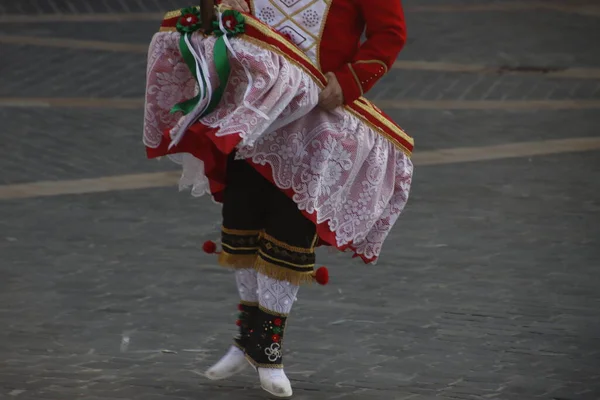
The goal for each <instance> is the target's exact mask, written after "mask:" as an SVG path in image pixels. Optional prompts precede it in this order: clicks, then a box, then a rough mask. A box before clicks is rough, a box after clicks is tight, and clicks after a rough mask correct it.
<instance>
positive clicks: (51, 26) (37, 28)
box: [0, 19, 160, 45]
mask: <svg viewBox="0 0 600 400" xmlns="http://www.w3.org/2000/svg"><path fill="white" fill-rule="evenodd" d="M159 26H160V19H157V20H156V21H128V22H90V21H86V22H58V23H57V22H43V23H35V24H34V25H33V26H32V24H30V23H2V24H0V33H2V34H5V35H19V36H35V37H53V38H67V39H80V40H98V41H105V42H114V43H123V42H125V43H140V44H144V45H149V44H150V40H151V39H152V35H153V34H154V33H155V32H157V31H158V27H159Z"/></svg>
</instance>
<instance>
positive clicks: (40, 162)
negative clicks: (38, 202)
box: [0, 108, 175, 184]
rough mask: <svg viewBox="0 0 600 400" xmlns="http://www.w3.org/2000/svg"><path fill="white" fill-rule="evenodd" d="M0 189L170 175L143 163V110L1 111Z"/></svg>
mask: <svg viewBox="0 0 600 400" xmlns="http://www.w3.org/2000/svg"><path fill="white" fill-rule="evenodd" d="M0 118H1V119H2V121H4V125H3V128H2V129H0V135H2V136H3V137H4V138H5V140H4V143H3V144H2V146H0V168H1V170H2V173H1V174H0V184H8V183H20V182H31V181H41V180H56V179H79V178H94V177H99V176H105V175H121V174H129V173H138V172H155V171H164V170H168V169H172V168H173V167H174V165H175V164H173V163H172V162H170V161H168V160H164V161H156V160H152V161H151V160H147V159H146V155H145V151H144V147H143V145H142V121H143V110H141V109H140V110H133V111H132V110H81V109H75V110H70V109H44V108H31V109H25V108H20V109H10V108H0Z"/></svg>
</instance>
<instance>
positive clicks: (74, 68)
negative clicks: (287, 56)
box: [0, 44, 146, 97]
mask: <svg viewBox="0 0 600 400" xmlns="http://www.w3.org/2000/svg"><path fill="white" fill-rule="evenodd" d="M0 51H1V53H0V55H1V56H2V58H3V59H5V60H8V61H7V62H6V63H4V65H3V66H2V70H3V71H7V72H6V73H3V74H1V75H0V96H3V97H48V96H53V97H143V95H144V90H145V79H146V78H145V77H146V56H145V55H144V54H135V53H112V52H106V51H98V50H87V51H86V50H81V49H58V48H52V47H40V46H23V45H7V44H3V45H2V50H0ZM9 54H10V56H9ZM4 56H6V57H4ZM40 66H42V67H40Z"/></svg>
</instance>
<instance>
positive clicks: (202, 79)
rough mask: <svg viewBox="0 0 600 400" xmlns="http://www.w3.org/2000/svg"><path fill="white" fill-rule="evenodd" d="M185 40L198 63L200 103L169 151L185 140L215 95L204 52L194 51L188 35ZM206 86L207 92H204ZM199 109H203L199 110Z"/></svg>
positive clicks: (177, 133) (180, 130)
mask: <svg viewBox="0 0 600 400" xmlns="http://www.w3.org/2000/svg"><path fill="white" fill-rule="evenodd" d="M184 40H185V44H186V46H187V47H188V49H189V51H190V53H192V56H193V57H194V60H195V61H196V62H195V64H196V76H197V77H198V78H199V79H198V86H199V87H200V93H199V94H200V101H199V102H198V105H197V106H196V108H195V109H194V110H192V112H190V114H188V115H194V117H192V118H188V119H187V121H185V122H184V123H183V124H181V126H179V128H178V129H177V132H176V133H175V134H174V135H172V136H173V137H172V140H171V143H170V144H169V150H170V149H171V148H173V147H174V146H177V144H178V143H179V142H180V141H181V138H183V135H185V132H186V131H187V130H188V128H189V127H190V125H192V123H193V122H194V121H195V120H196V117H195V116H196V115H202V113H203V112H204V111H206V109H207V108H208V106H209V105H210V101H211V99H212V95H213V90H212V85H211V83H210V72H209V70H208V63H207V62H206V58H205V57H204V54H202V52H196V50H194V47H193V46H192V43H191V42H190V39H189V36H188V35H185V36H184ZM205 86H206V92H205V91H204V88H205ZM205 96H206V99H205ZM199 108H201V109H200V110H199Z"/></svg>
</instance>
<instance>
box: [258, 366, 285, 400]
mask: <svg viewBox="0 0 600 400" xmlns="http://www.w3.org/2000/svg"><path fill="white" fill-rule="evenodd" d="M258 376H259V377H260V386H261V387H262V388H263V390H265V391H267V392H269V393H270V394H272V395H273V396H275V397H291V396H292V394H293V392H292V384H291V383H290V380H289V379H288V377H287V376H285V372H283V369H275V368H259V369H258Z"/></svg>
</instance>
